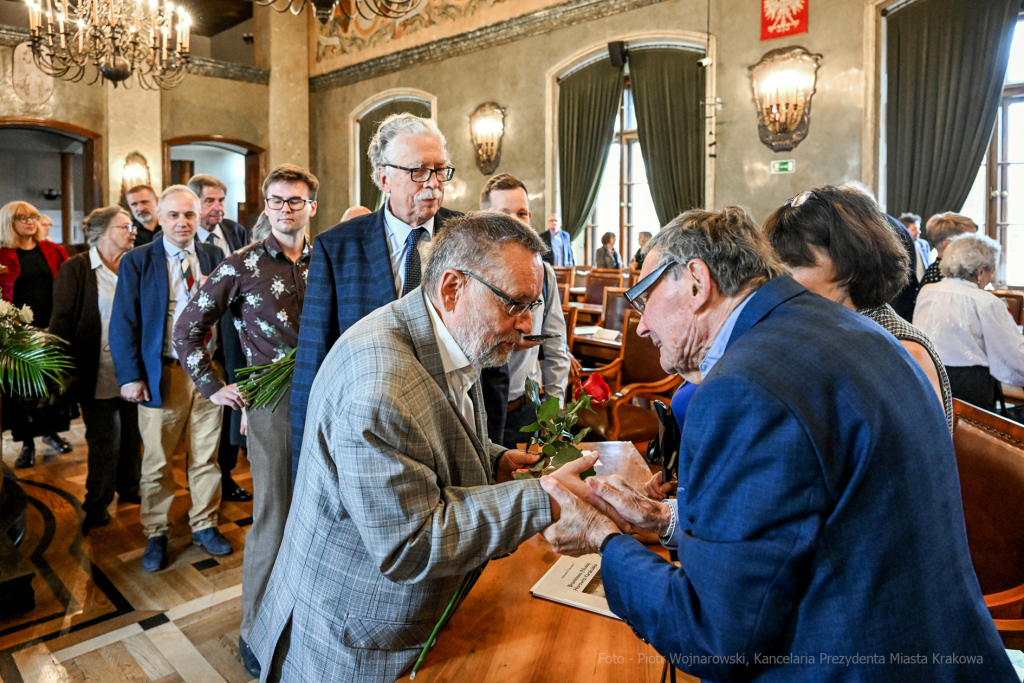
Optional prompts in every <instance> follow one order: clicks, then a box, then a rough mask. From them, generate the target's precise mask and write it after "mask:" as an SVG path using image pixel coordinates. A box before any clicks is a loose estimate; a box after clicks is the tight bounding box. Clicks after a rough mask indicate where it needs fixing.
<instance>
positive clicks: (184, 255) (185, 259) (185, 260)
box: [178, 249, 199, 299]
mask: <svg viewBox="0 0 1024 683" xmlns="http://www.w3.org/2000/svg"><path fill="white" fill-rule="evenodd" d="M178 261H179V262H180V263H181V281H182V282H184V283H185V289H186V291H188V298H189V299H191V298H192V296H193V295H194V294H195V293H196V291H197V290H198V289H199V286H198V283H197V282H196V277H195V274H194V273H193V272H192V259H190V258H189V253H188V252H187V251H185V250H184V249H182V250H181V251H179V252H178Z"/></svg>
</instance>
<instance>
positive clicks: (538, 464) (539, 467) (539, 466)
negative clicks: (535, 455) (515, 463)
mask: <svg viewBox="0 0 1024 683" xmlns="http://www.w3.org/2000/svg"><path fill="white" fill-rule="evenodd" d="M546 461H547V458H541V459H540V460H538V461H537V462H535V463H533V464H532V465H531V466H530V471H531V472H540V471H541V470H542V469H544V463H545V462H546Z"/></svg>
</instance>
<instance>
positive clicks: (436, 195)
mask: <svg viewBox="0 0 1024 683" xmlns="http://www.w3.org/2000/svg"><path fill="white" fill-rule="evenodd" d="M368 157H369V161H370V167H371V169H372V173H373V180H374V182H375V183H376V184H377V187H379V188H380V189H381V190H382V191H383V192H384V194H385V197H384V205H383V206H382V207H381V208H380V210H378V211H376V212H374V213H371V214H369V215H366V216H361V217H359V218H355V219H353V220H350V221H347V222H345V223H341V224H339V225H336V226H334V227H333V228H331V229H330V230H328V231H326V232H324V233H321V234H320V235H317V237H316V239H315V240H313V258H312V261H311V262H310V266H309V283H308V287H307V289H306V300H305V304H304V306H303V310H302V324H301V325H300V327H299V345H298V350H297V351H296V353H295V373H294V376H293V379H292V399H291V400H292V405H291V416H292V453H293V465H292V467H293V470H292V475H293V477H292V481H297V474H298V465H299V453H300V450H301V448H302V434H303V428H304V426H305V423H306V405H307V402H308V401H309V391H310V387H311V386H312V384H313V378H314V377H315V376H316V373H317V371H318V370H319V369H320V364H321V363H322V362H323V360H324V357H325V356H326V355H327V353H328V352H329V351H330V350H331V346H333V345H334V342H335V341H337V339H338V338H339V337H340V336H341V335H343V334H344V333H345V331H346V330H347V329H348V328H349V327H351V326H352V325H353V324H354V323H356V322H357V321H359V320H360V319H361V318H363V317H364V316H366V315H368V314H370V313H372V312H373V311H375V310H377V309H378V308H380V307H381V306H384V305H386V304H389V303H391V302H392V301H394V300H396V299H400V298H402V297H404V296H406V295H407V294H409V293H410V292H412V291H413V290H414V289H416V288H417V287H418V286H419V284H420V278H421V270H422V262H423V256H424V254H426V251H427V247H428V245H429V244H430V242H431V241H432V240H433V239H434V238H435V237H436V236H437V234H438V232H439V230H440V229H441V227H442V226H443V225H444V224H445V222H446V221H448V220H451V219H452V218H453V217H455V216H459V215H461V214H458V213H456V212H454V211H449V210H448V209H445V208H443V207H442V206H441V202H442V201H443V200H444V189H445V184H446V183H447V182H448V181H450V180H451V179H452V177H453V176H454V175H455V169H454V168H452V167H451V165H450V164H449V162H448V151H447V149H446V148H445V137H444V135H443V134H442V133H441V131H440V129H438V127H437V124H436V123H435V122H434V121H432V120H431V119H425V118H420V117H418V116H413V115H412V114H393V115H391V116H389V117H387V118H386V119H384V121H382V122H381V124H380V127H378V129H377V132H376V133H375V134H374V136H373V139H372V140H371V141H370V148H369V151H368ZM481 383H482V388H483V392H484V404H485V407H486V412H487V417H488V428H489V430H490V432H491V433H492V434H495V435H497V437H496V438H500V435H501V433H502V430H503V429H504V426H505V413H506V410H507V405H508V370H507V369H506V368H504V367H501V368H488V369H486V370H484V372H483V376H482V378H481Z"/></svg>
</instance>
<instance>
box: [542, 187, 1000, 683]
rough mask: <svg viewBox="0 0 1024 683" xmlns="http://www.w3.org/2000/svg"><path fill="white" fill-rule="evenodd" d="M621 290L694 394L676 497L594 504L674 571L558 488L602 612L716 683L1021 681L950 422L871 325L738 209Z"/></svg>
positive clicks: (665, 245)
mask: <svg viewBox="0 0 1024 683" xmlns="http://www.w3.org/2000/svg"><path fill="white" fill-rule="evenodd" d="M642 275H643V278H642V279H641V281H640V282H638V283H637V285H636V286H635V287H634V288H633V289H631V290H630V292H628V293H627V295H626V296H627V299H630V301H631V303H632V304H633V306H634V307H635V308H637V309H638V310H639V311H640V312H641V314H642V316H643V317H642V318H641V323H640V326H639V328H638V332H639V333H640V334H642V335H645V336H650V338H651V339H652V340H653V341H654V343H655V345H656V346H658V347H659V348H660V352H661V365H662V367H663V368H664V369H665V370H666V371H668V372H678V373H680V374H682V375H683V376H684V377H688V378H690V379H694V378H696V377H698V376H699V377H701V378H702V382H701V384H700V387H699V388H698V389H697V392H696V394H695V395H694V396H693V399H692V401H691V403H690V405H689V409H688V413H687V416H686V422H685V424H684V426H683V433H682V446H681V449H680V450H681V452H680V464H679V493H678V498H677V499H676V500H674V501H669V502H655V501H653V500H651V499H649V498H646V497H644V496H642V495H641V494H639V493H638V492H636V491H635V490H634V489H632V488H630V487H629V486H628V485H627V484H626V483H625V482H624V481H622V479H620V478H618V477H592V478H590V479H588V480H587V486H588V488H589V489H590V490H591V492H593V493H595V494H597V495H598V496H600V497H602V498H603V499H604V500H605V501H607V502H608V503H610V504H611V505H612V506H614V507H615V508H616V509H617V510H618V511H619V513H620V514H622V516H623V517H624V518H625V519H626V520H627V521H628V522H629V523H631V524H632V525H635V527H637V528H639V529H642V530H644V531H649V532H650V531H653V532H656V533H657V534H658V535H659V536H660V537H661V538H662V542H663V543H664V544H665V545H666V546H668V547H673V548H675V549H676V550H677V552H678V556H679V566H678V567H676V566H675V565H673V564H670V563H669V562H666V561H665V560H663V559H661V558H660V557H659V556H657V555H656V554H654V553H652V552H650V551H649V550H647V549H646V548H645V547H644V546H643V545H642V544H640V543H639V542H637V541H636V540H635V539H633V538H632V537H630V536H626V535H623V534H621V533H619V530H618V529H617V528H616V527H615V525H614V524H612V523H611V521H610V520H608V519H607V518H606V517H604V516H603V515H602V514H600V513H599V512H598V511H597V510H595V509H594V508H592V507H590V506H589V505H588V504H587V503H585V502H583V501H581V500H580V499H578V498H576V497H575V496H573V495H571V494H569V493H568V491H566V490H565V489H564V488H563V487H562V486H561V485H560V484H559V483H558V482H555V481H554V480H552V479H544V480H542V482H541V483H542V485H543V486H544V488H545V489H546V490H547V491H548V492H549V493H551V494H552V495H553V496H554V498H555V499H556V500H557V501H558V503H559V506H560V509H561V517H560V519H559V522H558V523H557V524H556V525H554V526H552V527H551V528H549V529H548V530H547V531H545V536H546V537H547V538H548V540H549V541H550V542H551V544H552V547H553V548H555V550H558V551H561V552H567V553H569V554H580V553H587V552H595V551H596V552H600V553H601V554H602V564H601V576H602V579H603V581H604V587H605V591H606V594H607V597H608V602H609V605H610V606H611V608H612V610H613V611H614V612H615V613H616V614H618V615H620V616H622V617H623V619H625V620H626V621H627V622H628V623H630V624H631V625H632V627H633V629H634V630H635V631H636V632H637V633H638V634H639V635H640V636H641V637H643V638H645V639H647V640H649V641H650V642H651V643H652V644H653V645H654V646H655V647H656V648H657V650H658V651H659V652H660V653H661V654H663V655H665V656H666V657H668V658H669V659H670V661H672V662H673V663H674V664H675V665H676V666H678V667H679V668H680V669H683V670H685V671H687V672H689V673H691V674H693V675H695V676H699V677H700V678H702V679H707V680H714V681H739V680H743V681H753V680H756V681H825V680H829V681H846V680H849V681H853V680H857V681H869V680H870V681H897V680H898V681H901V682H906V681H922V682H925V681H927V682H928V683H935V682H937V681H949V682H952V681H977V682H978V683H982V682H984V683H1002V682H1005V683H1010V681H1016V680H1018V679H1017V678H1016V676H1015V674H1014V670H1013V667H1012V666H1011V664H1010V662H1009V660H1008V658H1007V657H1006V653H1005V650H1004V649H1003V646H1002V643H1001V642H1000V639H999V635H998V633H997V632H996V630H995V626H994V625H993V623H992V619H991V617H990V616H989V614H988V611H987V610H986V608H985V603H984V601H983V599H982V595H981V590H980V588H979V586H978V581H977V579H976V578H975V575H974V570H973V567H972V565H971V558H970V555H969V552H968V547H967V535H966V532H965V529H964V520H963V509H962V506H961V502H960V486H959V480H958V476H957V465H956V458H955V455H954V452H953V444H952V441H951V440H950V438H949V430H948V428H947V427H946V421H945V416H944V415H943V413H942V411H941V409H940V408H939V404H938V403H937V402H936V401H934V400H932V397H933V394H932V391H933V390H932V388H931V385H930V384H929V382H928V380H927V378H926V377H925V375H924V373H923V372H922V371H921V368H920V366H919V365H918V364H917V363H916V362H914V360H913V359H912V358H911V357H910V355H909V354H907V353H906V351H905V350H904V349H903V348H902V346H901V345H900V344H899V343H898V342H897V341H896V339H895V338H894V337H892V336H891V335H889V334H887V333H886V332H885V331H884V330H882V328H880V327H879V326H877V325H875V324H873V323H872V322H871V321H870V320H868V319H867V318H865V317H863V316H860V315H857V314H856V313H855V312H853V311H849V310H847V309H845V308H843V307H841V306H838V305H836V304H834V303H832V302H830V301H828V300H826V299H824V298H822V297H820V296H817V295H815V294H812V293H810V292H808V291H807V290H806V289H804V288H803V287H802V286H800V285H799V284H797V283H796V282H795V281H794V280H793V279H792V278H791V277H789V276H788V275H784V274H783V270H782V268H781V267H780V266H779V265H778V262H777V261H776V259H775V256H774V255H773V254H772V252H771V247H770V246H769V245H768V243H767V241H766V240H765V238H764V236H763V235H762V234H761V233H760V231H759V230H758V228H757V226H756V225H755V224H754V222H753V219H751V218H750V216H749V214H746V212H745V211H744V210H743V209H740V208H738V207H730V208H727V209H725V210H723V211H720V212H713V213H712V212H706V211H689V212H687V213H685V214H683V215H681V216H680V217H679V218H677V219H675V220H674V221H673V222H672V223H670V224H669V225H668V226H666V227H665V228H664V229H663V230H662V231H661V232H660V233H659V234H658V235H657V236H656V237H655V238H654V239H653V240H652V241H651V250H650V252H649V254H648V258H647V259H646V260H645V262H644V268H643V271H642Z"/></svg>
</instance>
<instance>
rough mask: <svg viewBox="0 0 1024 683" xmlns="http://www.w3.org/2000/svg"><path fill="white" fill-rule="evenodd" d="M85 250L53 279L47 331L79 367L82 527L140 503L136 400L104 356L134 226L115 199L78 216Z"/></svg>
mask: <svg viewBox="0 0 1024 683" xmlns="http://www.w3.org/2000/svg"><path fill="white" fill-rule="evenodd" d="M82 231H83V232H84V233H85V236H86V240H88V242H89V245H90V247H91V248H90V249H89V251H88V252H86V253H82V254H79V255H77V256H75V257H73V258H71V259H69V260H68V261H67V262H66V263H64V265H62V266H61V268H60V270H59V271H58V272H57V279H56V281H55V282H54V286H53V293H54V297H53V314H52V316H51V318H50V332H52V333H54V334H56V335H57V336H59V337H61V338H63V339H64V340H66V341H67V342H68V346H69V347H70V350H71V356H72V358H73V359H74V361H75V368H76V370H77V372H76V377H75V381H74V383H73V384H72V385H71V395H72V396H73V397H74V398H75V400H77V401H78V403H79V405H81V407H82V418H83V419H84V420H85V441H86V444H87V445H88V446H89V474H88V476H87V477H86V480H85V502H84V503H83V504H82V509H83V510H85V521H84V522H83V524H82V531H83V533H88V531H89V529H90V528H92V527H97V526H103V525H105V524H106V523H107V522H109V521H110V515H109V514H108V513H107V506H109V505H110V503H111V501H112V500H113V499H114V492H115V491H116V492H117V494H118V500H119V502H121V503H138V502H139V500H140V499H139V476H140V468H141V453H142V451H141V439H140V436H139V422H138V413H137V407H136V405H135V404H134V403H129V402H128V401H125V400H124V399H123V398H121V388H120V386H118V383H117V377H116V376H115V375H114V362H113V360H112V359H111V357H110V342H109V338H108V334H109V330H110V315H111V312H112V310H113V307H114V291H115V290H116V289H117V270H118V264H120V262H121V257H122V256H124V255H125V254H126V253H128V250H129V249H131V248H132V246H133V245H134V244H135V234H136V233H135V225H134V224H133V223H132V219H131V216H130V215H129V214H128V212H127V211H125V210H124V209H122V208H121V207H119V206H108V207H105V208H102V209H96V210H95V211H93V212H92V213H90V214H89V215H88V216H87V217H86V219H85V220H84V221H82Z"/></svg>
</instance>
